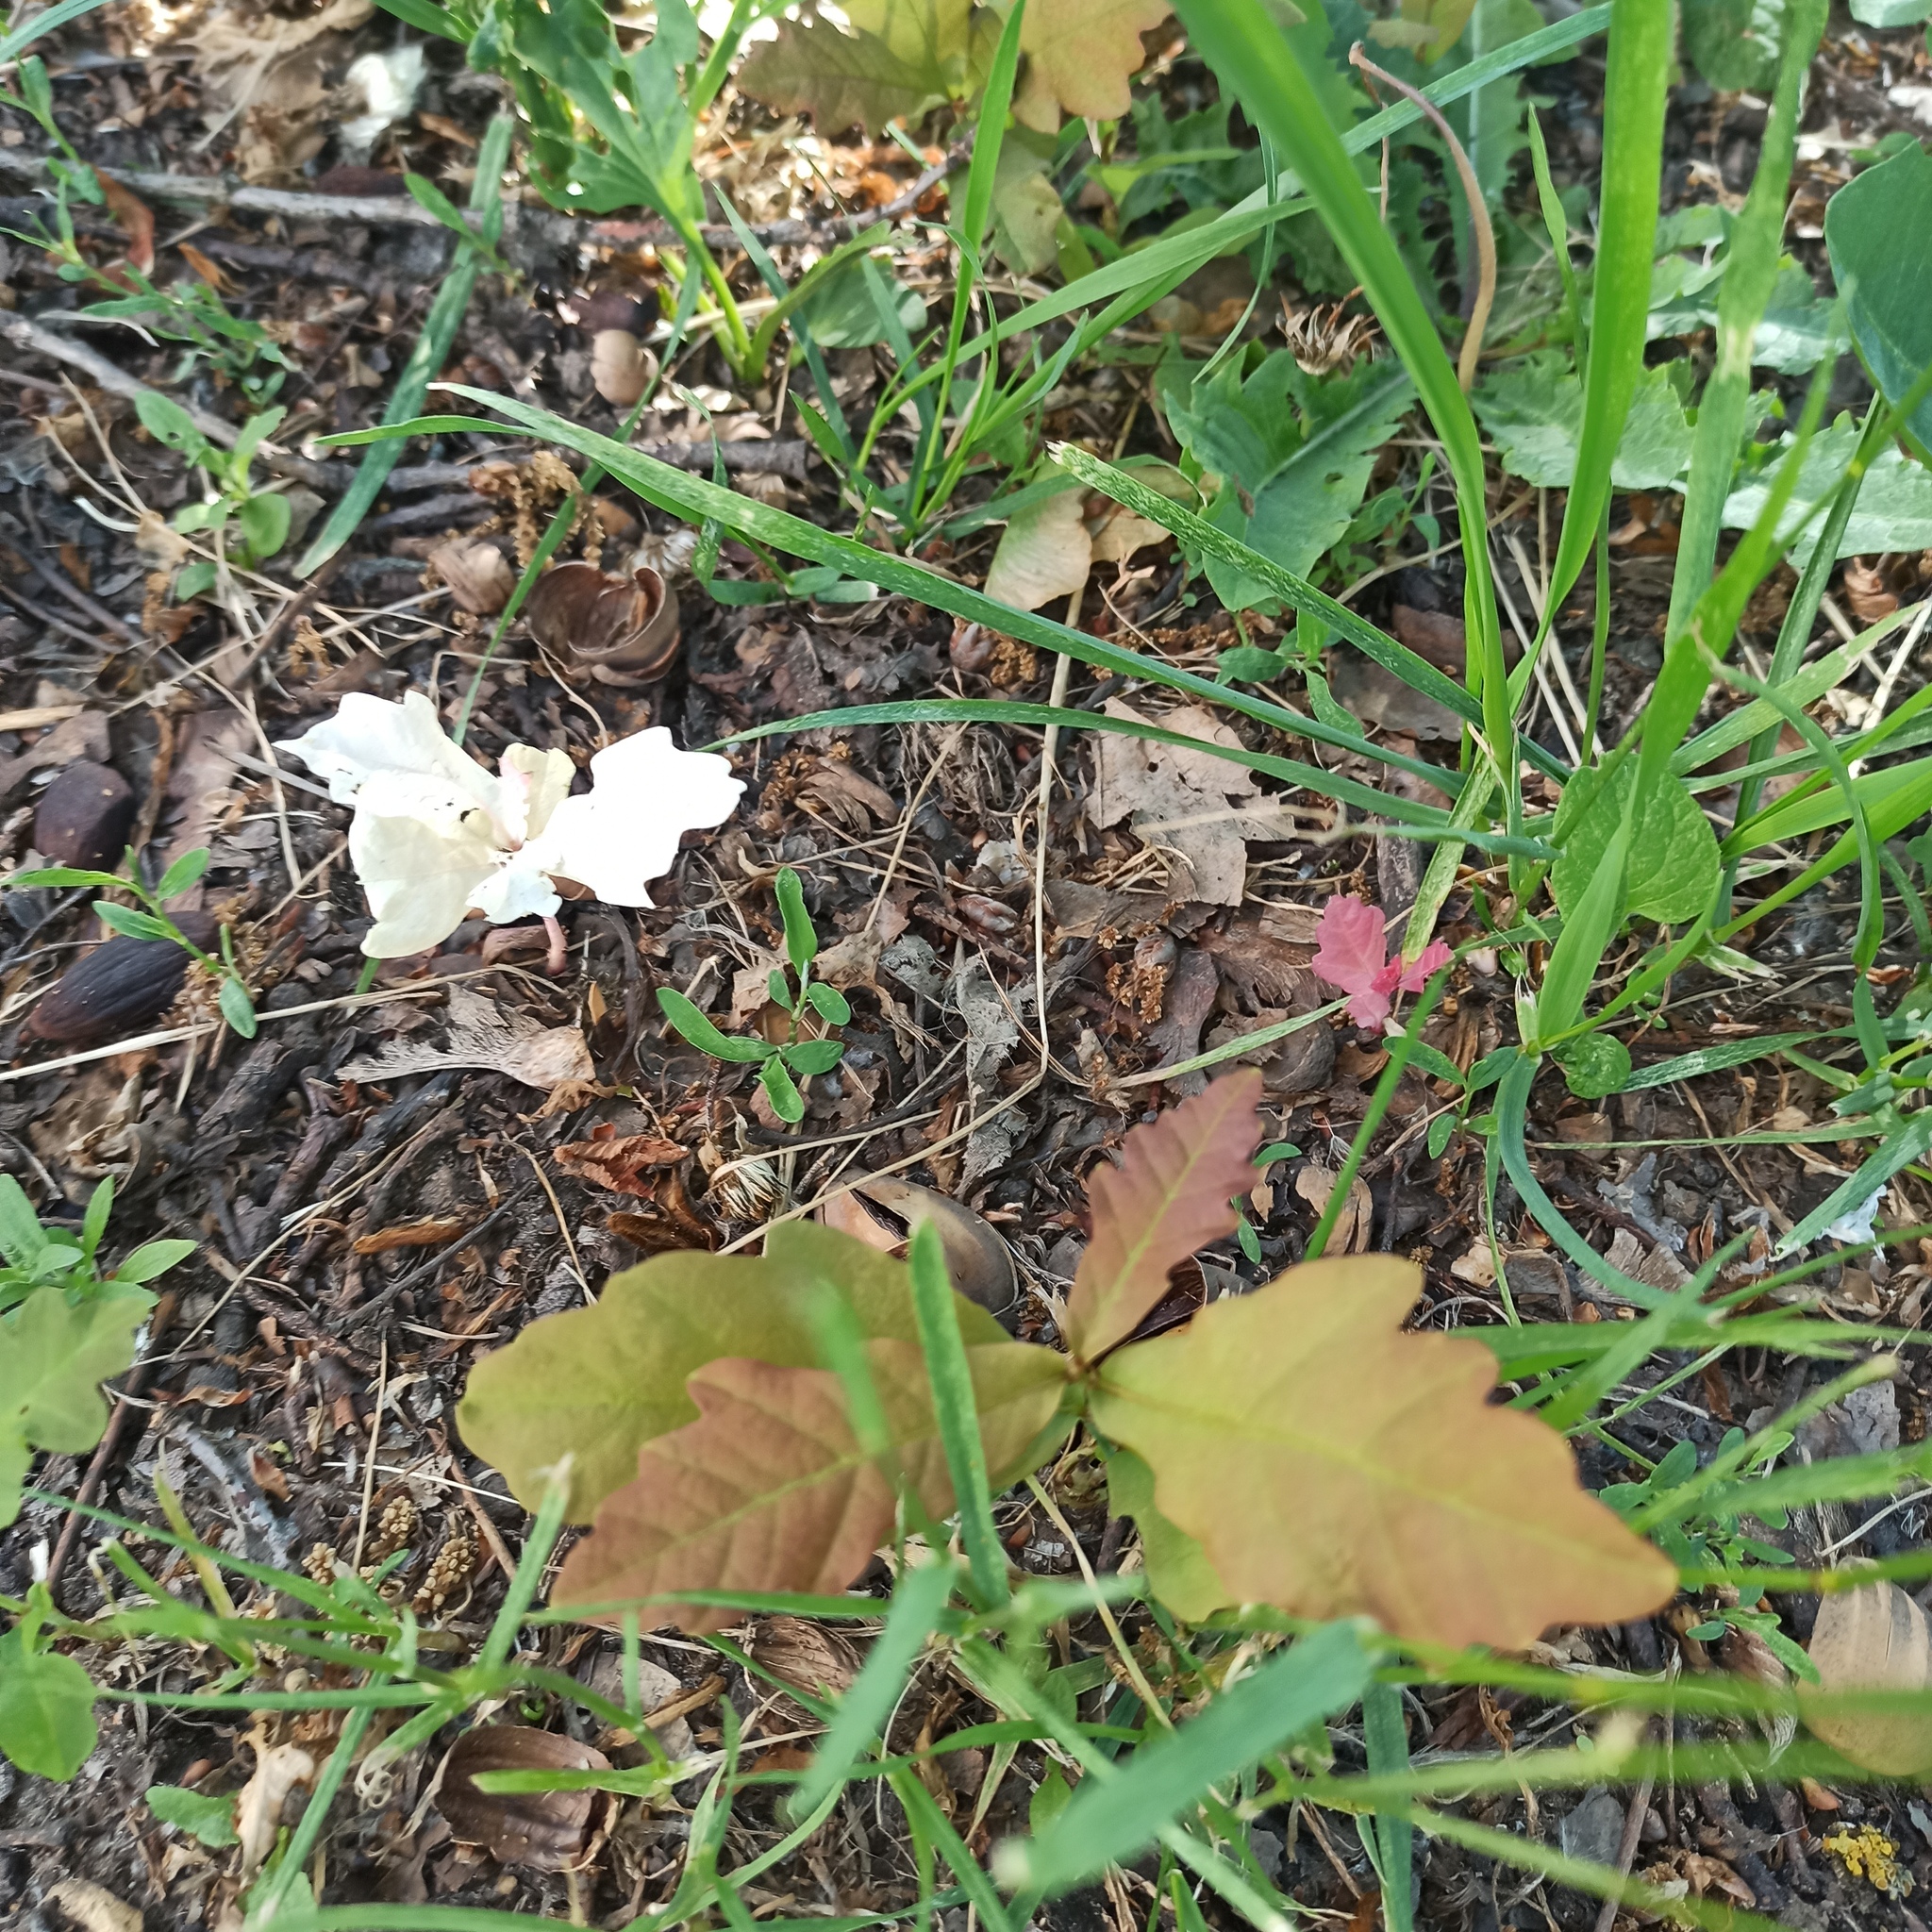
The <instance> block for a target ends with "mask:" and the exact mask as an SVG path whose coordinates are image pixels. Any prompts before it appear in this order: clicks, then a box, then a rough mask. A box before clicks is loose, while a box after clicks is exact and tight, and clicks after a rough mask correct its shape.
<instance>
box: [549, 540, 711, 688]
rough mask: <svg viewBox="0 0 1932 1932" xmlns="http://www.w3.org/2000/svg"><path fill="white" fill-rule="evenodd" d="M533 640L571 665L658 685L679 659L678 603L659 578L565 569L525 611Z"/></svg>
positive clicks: (642, 572) (576, 566)
mask: <svg viewBox="0 0 1932 1932" xmlns="http://www.w3.org/2000/svg"><path fill="white" fill-rule="evenodd" d="M524 615H525V618H526V619H527V620H528V623H529V625H530V634H531V635H532V636H533V637H534V638H535V639H536V640H537V641H538V642H539V643H540V644H541V645H542V646H543V648H544V649H545V650H546V651H550V652H552V653H554V654H555V655H556V656H557V657H558V658H561V659H562V660H563V661H564V663H565V664H566V665H570V666H574V667H575V668H578V669H582V670H586V671H588V670H592V669H596V668H599V667H602V668H604V669H607V670H611V671H623V672H626V673H628V674H629V675H632V676H634V677H657V676H659V675H662V674H663V673H664V672H666V671H668V670H670V668H671V663H672V660H673V658H675V657H676V656H677V643H678V628H677V598H676V596H675V593H674V592H673V591H672V590H671V588H670V586H669V585H667V584H666V583H665V581H664V579H663V578H662V577H661V576H659V575H658V573H657V572H656V571H654V570H649V569H639V570H635V571H633V572H632V573H631V574H630V575H629V576H627V577H621V576H613V575H611V574H610V572H608V571H606V570H599V569H598V568H597V566H596V565H595V564H594V563H559V564H557V565H556V566H554V567H553V568H552V569H550V570H547V571H545V572H544V573H543V575H541V577H539V578H538V579H537V585H536V588H535V589H534V590H533V591H531V592H530V601H529V602H528V603H527V604H526V605H525V607H524Z"/></svg>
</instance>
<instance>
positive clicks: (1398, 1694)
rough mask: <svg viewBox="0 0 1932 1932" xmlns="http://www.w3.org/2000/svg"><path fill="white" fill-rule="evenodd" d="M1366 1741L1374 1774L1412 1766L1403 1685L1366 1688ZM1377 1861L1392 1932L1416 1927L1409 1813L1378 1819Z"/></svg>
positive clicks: (1385, 1918) (1376, 1681)
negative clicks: (1409, 1756) (1411, 1873)
mask: <svg viewBox="0 0 1932 1932" xmlns="http://www.w3.org/2000/svg"><path fill="white" fill-rule="evenodd" d="M1362 1741H1363V1742H1364V1743H1365V1744H1366V1745H1367V1746H1368V1753H1369V1775H1370V1776H1371V1777H1400V1776H1402V1775H1403V1774H1405V1773H1406V1772H1407V1770H1408V1726H1407V1724H1405V1723H1404V1722H1403V1718H1402V1688H1401V1686H1400V1685H1397V1684H1385V1683H1384V1682H1383V1681H1382V1680H1381V1679H1380V1678H1379V1677H1372V1678H1371V1679H1370V1680H1369V1682H1368V1684H1367V1685H1366V1686H1365V1687H1364V1689H1363V1691H1362ZM1375 1840H1376V1851H1377V1857H1376V1864H1377V1865H1378V1867H1379V1868H1380V1871H1381V1877H1382V1923H1383V1924H1385V1925H1386V1926H1387V1927H1388V1932H1414V1928H1415V1910H1414V1907H1412V1906H1411V1904H1410V1903H1409V1871H1410V1864H1411V1858H1412V1855H1413V1851H1414V1846H1415V1833H1414V1831H1413V1830H1412V1829H1411V1828H1410V1825H1409V1823H1408V1820H1407V1818H1406V1817H1403V1818H1398V1817H1395V1816H1392V1815H1391V1814H1389V1813H1387V1812H1382V1813H1378V1814H1377V1816H1376V1818H1375Z"/></svg>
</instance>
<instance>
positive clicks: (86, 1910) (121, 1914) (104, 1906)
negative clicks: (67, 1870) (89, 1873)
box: [47, 1878, 142, 1932]
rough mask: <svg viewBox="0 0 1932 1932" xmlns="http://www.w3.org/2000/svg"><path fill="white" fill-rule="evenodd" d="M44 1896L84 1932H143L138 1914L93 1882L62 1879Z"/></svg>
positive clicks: (83, 1879)
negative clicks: (82, 1928) (83, 1929)
mask: <svg viewBox="0 0 1932 1932" xmlns="http://www.w3.org/2000/svg"><path fill="white" fill-rule="evenodd" d="M47 1896H48V1898H49V1899H50V1900H52V1902H53V1903H54V1904H55V1905H57V1906H58V1907H60V1909H61V1910H62V1911H63V1912H65V1913H66V1914H67V1916H68V1917H69V1918H70V1919H72V1920H73V1921H74V1923H75V1924H76V1925H79V1926H82V1927H84V1928H85V1932H142V1918H141V1914H140V1913H139V1912H138V1911H136V1910H135V1908H134V1907H132V1906H130V1905H128V1904H126V1903H125V1901H124V1900H121V1899H118V1898H116V1897H115V1896H114V1894H113V1893H112V1892H111V1891H109V1890H108V1889H107V1887H106V1886H103V1885H96V1884H94V1883H93V1881H92V1879H87V1878H63V1879H62V1880H61V1881H60V1883H59V1884H58V1885H50V1886H49V1887H48V1888H47Z"/></svg>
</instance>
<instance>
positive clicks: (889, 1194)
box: [818, 1174, 1020, 1315]
mask: <svg viewBox="0 0 1932 1932" xmlns="http://www.w3.org/2000/svg"><path fill="white" fill-rule="evenodd" d="M818 1218H819V1219H820V1220H821V1221H822V1222H824V1224H825V1225H826V1226H827V1227H835V1228H837V1229H838V1230H839V1232H840V1233H841V1234H849V1235H851V1236H852V1237H853V1239H854V1240H855V1241H863V1242H864V1243H865V1244H866V1246H867V1247H869V1248H876V1249H878V1251H879V1252H880V1253H881V1254H882V1255H891V1257H893V1258H894V1259H895V1260H901V1261H903V1260H904V1259H905V1258H906V1252H907V1249H908V1247H909V1246H910V1244H911V1241H912V1233H913V1230H914V1229H915V1228H917V1227H919V1226H920V1225H921V1224H924V1223H926V1222H930V1223H931V1224H933V1225H934V1226H935V1227H937V1228H938V1229H939V1231H940V1244H941V1247H943V1248H944V1249H945V1254H946V1275H947V1278H948V1279H949V1280H950V1281H951V1282H952V1284H953V1286H954V1288H956V1289H957V1290H958V1291H959V1293H961V1294H963V1295H964V1296H965V1297H966V1299H967V1300H968V1301H972V1302H977V1303H978V1304H979V1306H980V1307H982V1308H984V1309H985V1310H986V1311H987V1312H988V1313H989V1314H991V1315H1003V1314H1005V1313H1006V1312H1007V1310H1008V1308H1009V1307H1012V1305H1013V1303H1014V1302H1015V1301H1016V1300H1017V1299H1018V1297H1019V1292H1020V1288H1019V1281H1018V1278H1017V1276H1016V1275H1015V1274H1014V1271H1013V1251H1012V1250H1011V1249H1010V1248H1009V1247H1008V1246H1007V1244H1006V1241H1004V1240H1003V1239H1002V1238H1001V1236H1000V1233H999V1231H998V1230H997V1229H996V1228H995V1227H994V1226H993V1224H991V1222H990V1221H988V1220H987V1219H986V1217H985V1216H984V1215H983V1214H975V1213H974V1211H973V1209H972V1208H967V1207H963V1206H962V1205H961V1204H960V1203H959V1202H958V1201H956V1200H954V1199H953V1197H952V1196H951V1195H950V1194H941V1193H940V1192H939V1191H938V1190H937V1189H934V1188H922V1187H920V1186H919V1185H918V1184H917V1183H915V1182H913V1181H902V1180H901V1179H900V1178H899V1177H898V1176H897V1175H896V1174H875V1175H874V1176H873V1178H872V1179H870V1180H867V1181H862V1182H861V1183H860V1184H859V1185H858V1187H856V1188H852V1189H849V1190H847V1191H846V1192H844V1193H842V1194H834V1195H833V1196H832V1198H831V1199H830V1200H829V1201H827V1202H826V1203H825V1204H824V1207H823V1208H820V1209H819V1217H818Z"/></svg>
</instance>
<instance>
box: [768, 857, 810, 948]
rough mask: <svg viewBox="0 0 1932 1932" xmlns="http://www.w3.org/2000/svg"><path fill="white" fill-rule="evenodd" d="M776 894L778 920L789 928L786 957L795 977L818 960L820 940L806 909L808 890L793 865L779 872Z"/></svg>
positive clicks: (786, 931) (786, 935) (775, 888)
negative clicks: (806, 891)
mask: <svg viewBox="0 0 1932 1932" xmlns="http://www.w3.org/2000/svg"><path fill="white" fill-rule="evenodd" d="M774 890H775V891H776V893H777V898H778V916H779V918H780V919H781V920H782V921H783V922H784V926H785V956H786V958H789V959H790V960H791V970H792V971H793V972H794V973H799V972H803V971H804V970H805V968H806V967H807V966H808V965H809V964H810V963H811V962H812V960H814V959H815V958H818V952H819V936H818V934H817V933H816V932H815V931H814V930H813V929H812V923H811V914H810V913H809V912H808V911H807V910H806V907H805V888H804V886H803V885H802V884H801V883H800V882H799V877H798V874H796V873H795V872H793V871H792V870H791V867H790V866H789V865H785V866H780V867H779V868H778V877H777V880H776V883H775V887H774Z"/></svg>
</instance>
